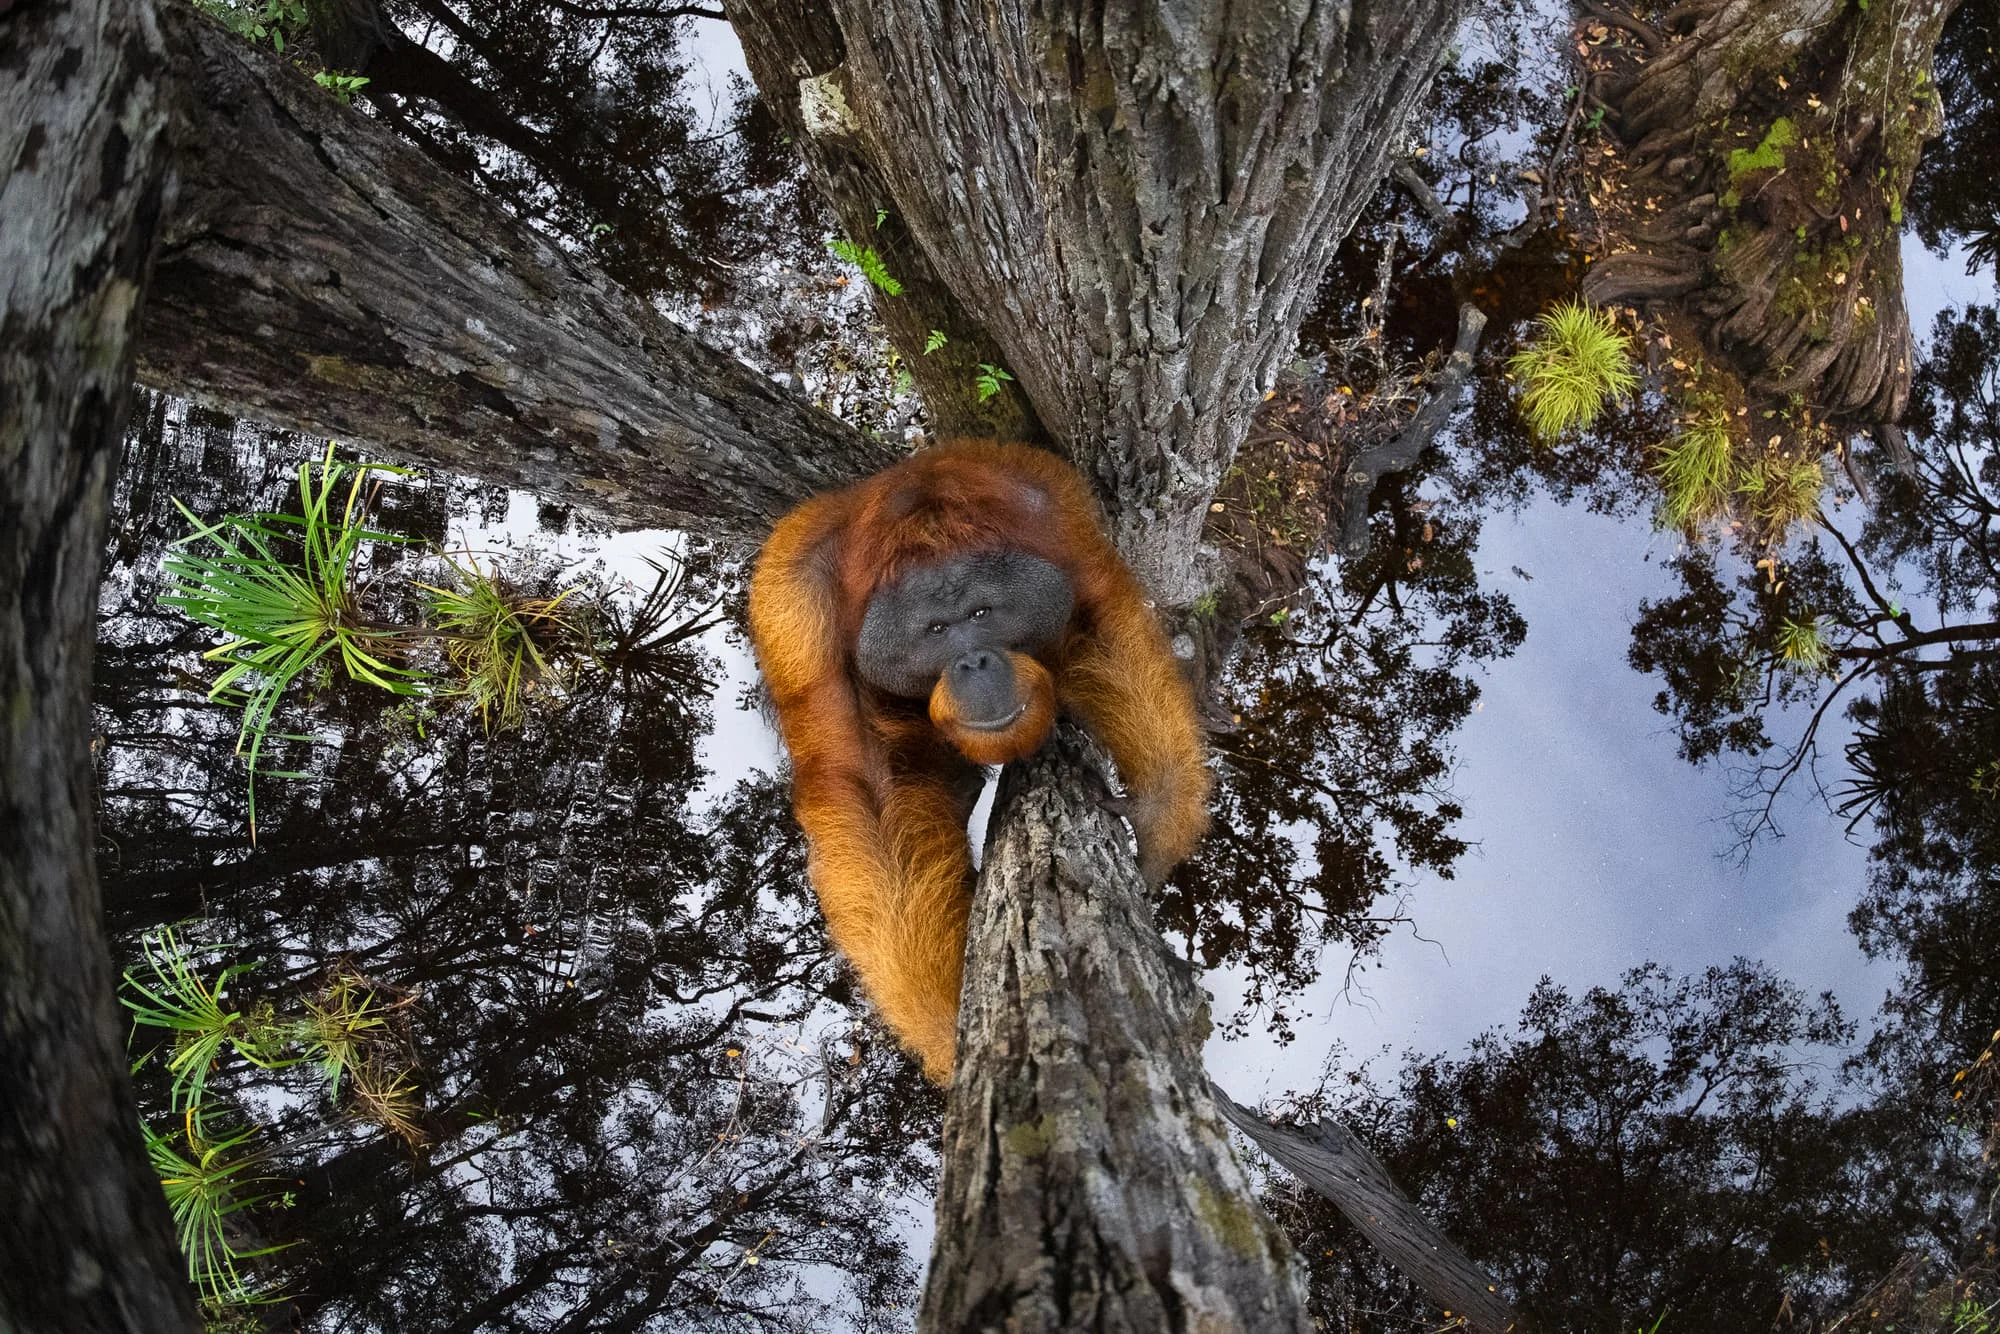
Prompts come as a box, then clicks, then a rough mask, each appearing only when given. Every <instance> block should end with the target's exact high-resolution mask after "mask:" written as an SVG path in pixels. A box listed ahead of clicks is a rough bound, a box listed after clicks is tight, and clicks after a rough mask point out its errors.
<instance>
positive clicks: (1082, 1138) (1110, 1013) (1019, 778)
mask: <svg viewBox="0 0 2000 1334" xmlns="http://www.w3.org/2000/svg"><path fill="white" fill-rule="evenodd" d="M1102 774H1103V768H1102V761H1101V759H1100V758H1099V757H1098V756H1097V755H1096V753H1095V752H1094V750H1093V749H1092V748H1091V747H1090V745H1089V743H1088V742H1087V741H1085V740H1084V739H1083V738H1082V736H1081V735H1080V734H1079V733H1078V732H1076V731H1075V729H1074V728H1072V727H1070V726H1069V725H1067V724H1065V725H1064V726H1062V727H1061V728H1060V729H1059V730H1058V732H1057V735H1056V738H1055V740H1054V741H1053V742H1051V744H1050V745H1049V746H1047V747H1045V748H1044V749H1043V750H1042V752H1041V754H1040V755H1038V756H1037V757H1035V758H1034V759H1033V760H1031V761H1029V762H1028V763H1027V764H1026V765H1024V766H1017V767H1014V768H1010V769H1009V770H1008V771H1007V774H1006V776H1005V777H1003V779H1002V780H1001V794H1000V799H999V801H998V803H996V806H995V810H996V811H997V812H1000V813H1001V814H1000V815H999V816H998V822H997V824H996V826H995V829H994V833H993V836H992V838H991V840H990V842H989V845H988V849H987V859H986V865H987V873H986V874H985V875H984V876H982V877H981V881H980V886H979V891H978V896H977V898H976V899H975V901H974V903H973V909H972V927H971V943H970V946H969V951H968V954H967V958H966V971H965V976H966V982H965V996H964V1001H963V1003H962V1008H961V1010H960V1013H959V1030H958V1031H959V1039H958V1040H959V1052H960V1058H959V1059H960V1065H959V1073H958V1078H957V1082H956V1083H955V1084H954V1086H953V1088H952V1096H951V1104H950V1107H949V1109H948V1110H947V1112H946V1114H945V1126H944V1146H943V1153H944V1177H943V1180H942V1182H941V1183H940V1185H939V1188H938V1203H937V1223H938V1225H937V1240H936V1243H935V1247H934V1249H933V1251H932V1254H931V1278H930V1284H929V1286H928V1288H927V1289H926V1291H925V1294H924V1306H923V1312H922V1316H921V1319H920V1322H919V1328H921V1329H923V1330H926V1331H937V1332H938V1334H946V1332H947V1331H948V1332H949V1334H960V1332H961V1331H973V1330H1001V1329H1004V1330H1008V1331H1019V1332H1021V1334H1026V1332H1027V1331H1036V1330H1046V1331H1052V1332H1053V1331H1073V1330H1132V1331H1145V1332H1146V1334H1154V1332H1155V1331H1181V1330H1187V1331H1194V1330H1200V1331H1212V1332H1213V1334H1222V1332H1223V1331H1231V1330H1244V1331H1253V1330H1254V1331H1259V1332H1260V1334H1261V1332H1262V1331H1276V1330H1304V1329H1307V1328H1310V1324H1309V1322H1308V1320H1307V1318H1306V1315H1305V1307H1304V1299H1303V1294H1302V1293H1301V1291H1300V1289H1299V1285H1298V1282H1297V1279H1296V1276H1295V1273H1294V1270H1293V1268H1292V1265H1291V1247H1290V1244H1289V1243H1288V1242H1287V1241H1286V1240H1285V1237H1284V1234H1283V1233H1282V1232H1280V1231H1279V1230H1278V1228H1277V1226H1276V1224H1274V1223H1273V1222H1272V1221H1271V1220H1270V1217H1269V1216H1268V1215H1267V1214H1265V1213H1264V1211H1263V1210H1262V1209H1261V1208H1259V1207H1258V1206H1257V1204H1256V1200H1255V1196H1254V1195H1253V1194H1252V1192H1251V1190H1250V1187H1249V1183H1248V1181H1247V1180H1246V1179H1245V1177H1244V1175H1243V1171H1242V1168H1241V1167H1240V1166H1239V1165H1238V1164H1237V1163H1236V1160H1235V1157H1234V1155H1233V1153H1232V1152H1231V1150H1230V1146H1229V1141H1228V1135H1227V1132H1226V1130H1225V1129H1224V1127H1223V1124H1222V1121H1221V1120H1220V1118H1219V1117H1218V1116H1217V1115H1216V1112H1215V1108H1214V1105H1213V1103H1212V1102H1211V1100H1210V1096H1209V1088H1208V1081H1207V1078H1206V1076H1205V1075H1204V1074H1203V1073H1202V1064H1201V1044H1202V1039H1203V1038H1204V1037H1205V1036H1206V1033H1207V1028H1208V1023H1207V1016H1206V1011H1205V1010H1204V1008H1203V1003H1202V998H1201V995H1200V992H1199V991H1198V990H1197V989H1196V987H1195V985H1194V982H1193V978H1192V975H1191V972H1190V970H1189V968H1188V966H1187V965H1186V964H1184V963H1182V962H1180V961H1179V960H1177V959H1175V958H1174V957H1173V955H1172V954H1170V953H1169V952H1168V951H1167V948H1166V946H1165V945H1164V943H1162V942H1161V940H1160V936H1159V932H1158V930H1157V929H1156V928H1155V927H1154V925H1153V921H1152V914H1151V911H1150V910H1149V909H1148V907H1147V905H1146V898H1145V887H1144V886H1143V884H1142V883H1141V882H1140V880H1139V877H1138V874H1137V872H1136V871H1135V869H1134V867H1133V861H1132V856H1131V854H1130V852H1129V851H1128V850H1127V848H1126V846H1125V842H1126V836H1125V832H1124V829H1123V826H1122V825H1121V824H1119V823H1118V822H1117V821H1116V820H1115V819H1114V818H1113V817H1112V816H1111V815H1110V814H1108V813H1107V812H1106V811H1104V810H1103V809H1101V807H1100V805H1099V804H1098V801H1097V800H1096V799H1095V798H1093V797H1092V796H1091V795H1090V793H1091V792H1092V790H1093V789H1095V790H1097V791H1099V792H1101V791H1103V790H1104V788H1103V779H1102ZM1079 777H1085V778H1086V781H1078V779H1079ZM1090 778H1094V779H1095V781H1088V780H1089V779H1090ZM1010 789H1011V791H1010Z"/></svg>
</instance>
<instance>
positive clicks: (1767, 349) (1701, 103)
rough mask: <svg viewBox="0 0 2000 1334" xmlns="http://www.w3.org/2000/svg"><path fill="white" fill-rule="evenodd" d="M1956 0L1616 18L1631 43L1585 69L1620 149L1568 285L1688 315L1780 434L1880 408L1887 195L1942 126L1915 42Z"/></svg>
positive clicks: (1884, 366) (1898, 391)
mask: <svg viewBox="0 0 2000 1334" xmlns="http://www.w3.org/2000/svg"><path fill="white" fill-rule="evenodd" d="M1957 3H1958V0H1910V3H1906V4H1881V5H1872V6H1871V5H1854V4H1850V3H1847V2H1846V0H1778V2H1777V3H1773V2H1772V0H1704V2H1699V3H1695V4H1688V5H1682V6H1679V7H1678V8H1677V9H1676V10H1675V11H1674V14H1673V15H1672V16H1670V18H1671V21H1672V22H1673V23H1675V24H1682V23H1686V24H1689V25H1690V27H1689V30H1688V31H1686V32H1681V31H1677V30H1668V31H1656V30H1655V29H1653V28H1652V27H1651V26H1650V25H1649V24H1646V23H1645V22H1643V21H1635V22H1634V24H1633V26H1632V29H1631V31H1633V32H1635V33H1636V34H1638V35H1639V37H1640V38H1641V42H1642V45H1644V46H1645V47H1646V48H1647V50H1645V51H1643V52H1639V51H1634V52H1631V53H1630V58H1629V59H1628V60H1622V61H1621V60H1613V61H1612V63H1611V65H1610V66H1609V67H1608V68H1607V69H1605V70H1604V71H1602V72H1601V73H1600V75H1599V77H1598V79H1597V81H1596V82H1597V84H1598V85H1599V91H1600V92H1601V94H1602V96H1603V99H1604V101H1605V103H1606V104H1607V105H1608V106H1609V107H1610V108H1611V110H1612V111H1613V112H1614V113H1615V120H1614V121H1613V124H1615V125H1616V127H1617V130H1618V135H1619V137H1620V139H1622V140H1623V141H1624V143H1625V145H1626V147H1627V150H1628V151H1627V153H1626V154H1624V155H1623V158H1622V161H1621V162H1618V163H1616V164H1615V165H1612V166H1609V167H1607V168H1606V175H1605V177H1604V184H1605V185H1606V186H1607V187H1608V188H1607V189H1606V190H1605V192H1604V193H1605V195H1606V199H1607V203H1608V204H1609V205H1610V208H1609V210H1608V230H1609V231H1610V232H1611V234H1612V237H1613V246H1614V249H1615V250H1616V253H1613V254H1610V255H1608V256H1607V257H1606V258H1605V259H1604V260H1603V261H1602V262H1601V263H1599V264H1598V265H1596V266H1595V267H1594V268H1593V269H1592V270H1591V271H1590V273H1589V275H1588V276H1587V277H1586V278H1585V280H1584V285H1583V290H1584V293H1585V295H1587V296H1589V297H1590V298H1591V299H1592V300H1594V301H1598V302H1605V303H1609V302H1618V301H1635V302H1642V303H1646V304H1647V305H1649V307H1650V308H1651V309H1652V310H1653V312H1654V313H1655V314H1666V315H1667V316H1668V317H1669V318H1671V317H1672V316H1673V315H1674V314H1681V315H1684V316H1686V317H1688V318H1690V319H1692V321H1693V322H1694V324H1695V326H1696V329H1697V331H1698V333H1699V334H1700V336H1701V338H1702V341H1703V342H1704V343H1705V344H1706V345H1707V346H1708V348H1709V350H1710V352H1711V354H1712V355H1714V356H1716V357H1718V358H1719V359H1721V361H1722V362H1723V364H1724V365H1725V366H1726V367H1727V369H1728V370H1729V371H1730V372H1731V373H1732V374H1733V375H1734V376H1735V377H1736V378H1737V379H1738V380H1740V381H1741V382H1742V383H1743V385H1744V388H1745V390H1746V391H1747V395H1748V398H1749V403H1748V406H1749V407H1750V408H1751V409H1753V410H1754V411H1753V412H1752V413H1750V414H1747V416H1748V419H1749V420H1751V421H1753V422H1754V423H1763V422H1766V421H1771V422H1774V423H1775V425H1776V429H1777V430H1778V433H1779V434H1780V435H1781V437H1789V438H1791V439H1794V440H1799V441H1803V442H1806V444H1807V445H1808V447H1810V446H1811V445H1812V444H1817V445H1818V446H1819V447H1820V448H1826V447H1830V445H1831V443H1832V442H1831V441H1830V440H1820V439H1818V438H1817V437H1815V436H1814V435H1813V432H1812V430H1811V429H1810V428H1811V424H1812V422H1814V421H1818V422H1823V423H1831V424H1832V425H1833V426H1834V427H1835V428H1836V429H1837V430H1838V431H1840V432H1844V431H1846V430H1850V429H1853V428H1857V427H1869V426H1874V425H1876V424H1878V423H1889V422H1894V421H1895V420H1896V419H1897V418H1898V417H1899V416H1900V415H1901V414H1902V411H1903V405H1904V402H1905V400H1906V399H1907V398H1908V396H1909V389H1910V368H1911V365H1912V360H1913V358H1912V349H1911V341H1910V325H1909V317H1908V314H1907V313H1906V310H1905V307H1904V301H1903V269H1902V260H1901V251H1900V249H1899V248H1898V239H1899V233H1900V226H1901V223H1902V201H1903V198H1904V197H1905V195H1906V194H1907V193H1908V191H1909V187H1910V181H1911V179H1912V178H1913V176H1914V175H1915V173H1916V167H1917V156H1918V153H1919V150H1920V149H1921V148H1922V146H1923V143H1924V140H1926V139H1927V138H1929V137H1931V136H1932V135H1934V134H1936V133H1937V131H1938V129H1939V128H1940V126H1941V125H1942V118H1941V115H1940V112H1939V108H1938V103H1937V93H1936V90H1935V88H1934V86H1933V85H1932V84H1931V81H1930V69H1931V56H1932V51H1933V49H1934V48H1935V47H1936V45H1937V40H1938V35H1939V33H1940V32H1941V31H1942V29H1943V27H1944V22H1945V20H1946V19H1947V18H1948V17H1950V15H1951V11H1952V10H1953V9H1955V8H1956V7H1957ZM1765 409H1769V411H1768V412H1766V411H1765ZM1754 433H1755V434H1757V436H1758V439H1759V441H1761V440H1762V438H1763V435H1765V434H1769V433H1770V432H1769V431H1768V430H1765V429H1763V428H1762V427H1761V426H1760V427H1759V428H1758V430H1757V431H1756V432H1754ZM1813 452H1815V453H1817V452H1818V449H1814V450H1813Z"/></svg>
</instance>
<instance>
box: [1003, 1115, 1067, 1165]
mask: <svg viewBox="0 0 2000 1334" xmlns="http://www.w3.org/2000/svg"><path fill="white" fill-rule="evenodd" d="M1055 1142H1056V1119H1055V1116H1054V1115H1053V1114H1045V1115H1044V1116H1043V1117H1042V1119H1041V1120H1039V1121H1036V1122H1034V1123H1033V1124H1025V1123H1024V1124H1022V1125H1018V1126H1015V1127H1014V1128H1013V1129H1012V1130H1009V1131H1008V1132H1007V1149H1008V1151H1009V1152H1010V1153H1013V1154H1014V1155H1016V1156H1017V1157H1021V1158H1040V1157H1041V1156H1042V1155H1044V1154H1046V1153H1047V1152H1048V1151H1049V1150H1050V1149H1051V1148H1053V1147H1054V1146H1055Z"/></svg>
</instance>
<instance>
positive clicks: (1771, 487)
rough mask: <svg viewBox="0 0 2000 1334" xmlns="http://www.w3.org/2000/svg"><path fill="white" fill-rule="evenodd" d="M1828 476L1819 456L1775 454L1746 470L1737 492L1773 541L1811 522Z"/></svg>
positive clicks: (1757, 522) (1763, 531)
mask: <svg viewBox="0 0 2000 1334" xmlns="http://www.w3.org/2000/svg"><path fill="white" fill-rule="evenodd" d="M1825 488H1826V473H1825V471H1824V470H1823V469H1822V468H1821V467H1820V462H1819V458H1818V457H1817V456H1816V455H1807V456H1804V457H1797V456H1793V455H1789V454H1784V453H1779V452H1777V451H1775V450H1774V451H1772V452H1770V453H1767V454H1765V455H1764V456H1763V457H1762V458H1760V459H1759V460H1758V461H1757V462H1756V464H1755V465H1753V466H1752V467H1750V468H1748V469H1746V470H1745V471H1744V473H1743V476H1742V479H1741V480H1740V481H1739V482H1738V483H1737V485H1736V490H1737V492H1738V493H1739V494H1741V495H1743V496H1744V497H1745V498H1746V503H1747V504H1748V506H1749V510H1750V517H1751V518H1752V519H1754V520H1755V521H1756V524H1757V527H1758V529H1759V530H1760V531H1761V532H1762V533H1763V534H1764V535H1766V536H1768V537H1771V538H1781V537H1783V536H1784V534H1785V531H1786V530H1787V529H1788V528H1790V527H1791V526H1792V525H1793V524H1795V523H1808V522H1811V521H1812V519H1813V518H1814V517H1815V516H1816V515H1818V513H1819V495H1820V492H1821V491H1823V490H1824V489H1825Z"/></svg>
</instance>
